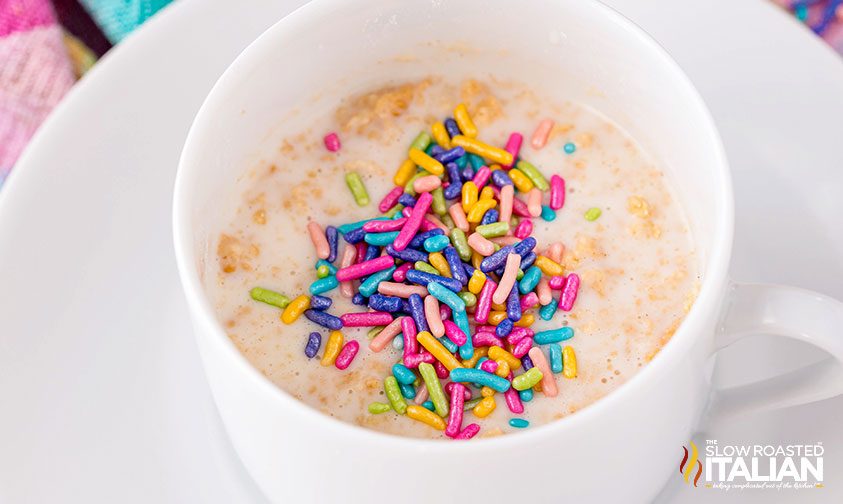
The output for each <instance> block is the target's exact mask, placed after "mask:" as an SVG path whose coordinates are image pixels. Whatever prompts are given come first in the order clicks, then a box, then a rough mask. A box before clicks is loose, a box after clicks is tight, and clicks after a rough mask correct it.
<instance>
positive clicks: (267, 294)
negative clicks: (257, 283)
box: [249, 287, 290, 308]
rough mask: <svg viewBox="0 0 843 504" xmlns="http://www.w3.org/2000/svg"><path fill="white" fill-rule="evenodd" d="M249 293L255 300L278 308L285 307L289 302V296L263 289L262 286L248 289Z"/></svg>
mask: <svg viewBox="0 0 843 504" xmlns="http://www.w3.org/2000/svg"><path fill="white" fill-rule="evenodd" d="M249 295H250V296H252V299H254V300H255V301H260V302H261V303H266V304H268V305H272V306H277V307H278V308H286V307H287V305H288V304H290V298H288V297H287V296H285V295H284V294H279V293H277V292H275V291H272V290H269V289H264V288H262V287H255V288H254V289H252V290H250V291H249Z"/></svg>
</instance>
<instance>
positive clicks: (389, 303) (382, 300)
mask: <svg viewBox="0 0 843 504" xmlns="http://www.w3.org/2000/svg"><path fill="white" fill-rule="evenodd" d="M369 308H371V309H373V310H375V311H385V312H390V313H395V312H398V311H401V308H402V306H401V298H400V297H395V296H384V295H383V294H372V296H371V297H370V298H369Z"/></svg>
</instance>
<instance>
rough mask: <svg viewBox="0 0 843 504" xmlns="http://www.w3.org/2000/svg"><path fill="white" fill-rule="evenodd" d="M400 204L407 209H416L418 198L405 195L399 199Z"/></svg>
mask: <svg viewBox="0 0 843 504" xmlns="http://www.w3.org/2000/svg"><path fill="white" fill-rule="evenodd" d="M398 203H400V204H402V205H404V206H405V207H414V206H416V198H414V197H412V196H410V195H409V194H407V193H404V194H402V195H401V196H399V197H398Z"/></svg>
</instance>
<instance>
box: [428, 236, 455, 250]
mask: <svg viewBox="0 0 843 504" xmlns="http://www.w3.org/2000/svg"><path fill="white" fill-rule="evenodd" d="M450 244H451V240H450V239H449V238H448V236H447V235H436V236H431V237H430V238H428V239H427V240H425V241H424V249H425V250H426V251H428V252H439V251H441V250H444V249H445V247H447V246H448V245H450Z"/></svg>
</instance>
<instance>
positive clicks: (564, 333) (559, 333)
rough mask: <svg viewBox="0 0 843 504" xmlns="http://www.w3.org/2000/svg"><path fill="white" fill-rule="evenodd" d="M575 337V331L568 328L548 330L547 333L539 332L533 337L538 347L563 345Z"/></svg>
mask: <svg viewBox="0 0 843 504" xmlns="http://www.w3.org/2000/svg"><path fill="white" fill-rule="evenodd" d="M573 337H574V330H573V329H571V328H570V327H568V326H565V327H560V328H558V329H548V330H547V331H540V332H537V333H536V335H535V336H533V341H534V342H535V343H536V345H549V344H551V343H561V342H563V341H566V340H569V339H571V338H573Z"/></svg>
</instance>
